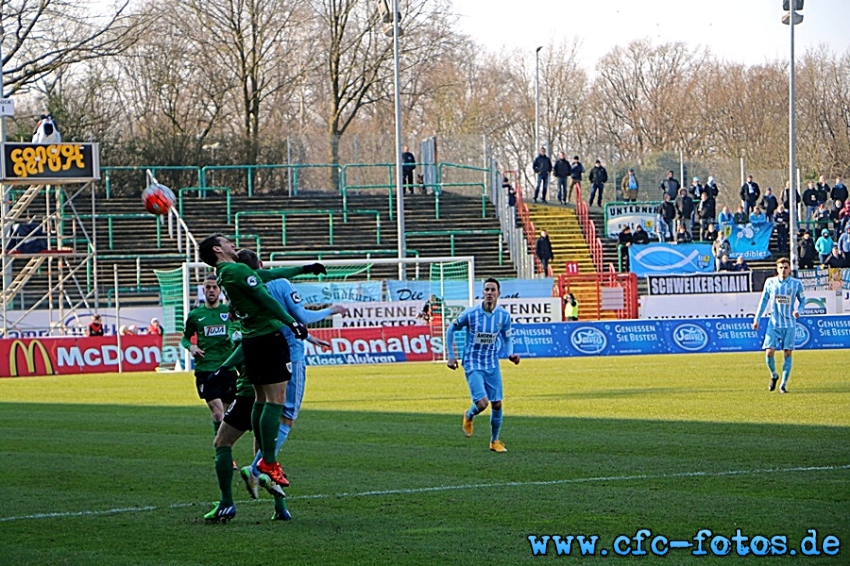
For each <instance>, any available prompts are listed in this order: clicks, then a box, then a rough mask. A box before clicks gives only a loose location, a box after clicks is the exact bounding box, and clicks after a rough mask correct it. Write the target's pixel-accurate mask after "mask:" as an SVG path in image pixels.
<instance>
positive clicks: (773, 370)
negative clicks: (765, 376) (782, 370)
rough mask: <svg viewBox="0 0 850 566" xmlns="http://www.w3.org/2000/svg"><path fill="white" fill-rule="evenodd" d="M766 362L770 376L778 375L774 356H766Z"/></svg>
mask: <svg viewBox="0 0 850 566" xmlns="http://www.w3.org/2000/svg"><path fill="white" fill-rule="evenodd" d="M764 361H765V362H766V363H767V369H769V370H770V376H771V377H773V376H774V375H776V358H774V357H773V356H765V357H764Z"/></svg>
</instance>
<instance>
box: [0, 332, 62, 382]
mask: <svg viewBox="0 0 850 566" xmlns="http://www.w3.org/2000/svg"><path fill="white" fill-rule="evenodd" d="M36 349H38V350H40V351H41V361H42V362H43V363H44V372H45V374H46V375H53V373H54V372H53V360H51V359H50V353H49V352H48V351H47V347H46V346H45V345H44V343H42V342H41V340H32V341H30V343H29V344H25V343H24V342H23V341H22V340H15V341H14V342H12V346H11V347H10V348H9V375H10V376H11V377H17V376H18V375H19V374H18V352H19V351H21V352H23V353H24V361H25V362H26V364H27V372H28V373H29V375H34V374H35V372H36V366H35V360H36V357H35V352H36Z"/></svg>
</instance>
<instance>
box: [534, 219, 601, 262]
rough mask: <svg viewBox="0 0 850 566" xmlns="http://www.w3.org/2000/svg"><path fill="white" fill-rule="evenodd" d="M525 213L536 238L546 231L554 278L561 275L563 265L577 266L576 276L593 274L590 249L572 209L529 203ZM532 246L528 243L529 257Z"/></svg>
mask: <svg viewBox="0 0 850 566" xmlns="http://www.w3.org/2000/svg"><path fill="white" fill-rule="evenodd" d="M528 214H529V218H530V220H531V222H532V223H533V224H534V228H535V230H536V231H537V233H536V234H535V237H538V236H540V231H541V230H546V232H548V234H549V241H550V242H551V243H552V253H554V254H555V259H554V261H552V262H551V263H550V265H551V266H552V271H553V272H554V274H555V276H557V275H558V274H560V273H563V272H564V265H565V264H566V263H567V262H575V263H577V264H578V268H579V273H596V267H595V266H594V265H593V260H592V259H591V257H590V249H589V248H588V247H587V242H586V241H585V239H584V233H583V232H582V230H581V226H579V223H578V218H577V217H576V213H575V210H574V209H573V208H572V207H571V206H557V205H547V204H528ZM535 241H536V240H535ZM534 243H535V242H531V246H532V248H531V253H532V254H533V253H534Z"/></svg>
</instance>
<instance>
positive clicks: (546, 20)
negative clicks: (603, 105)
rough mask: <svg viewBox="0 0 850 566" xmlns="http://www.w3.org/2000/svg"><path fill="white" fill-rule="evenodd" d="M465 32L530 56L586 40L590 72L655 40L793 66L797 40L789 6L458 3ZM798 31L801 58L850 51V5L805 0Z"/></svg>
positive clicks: (547, 0)
mask: <svg viewBox="0 0 850 566" xmlns="http://www.w3.org/2000/svg"><path fill="white" fill-rule="evenodd" d="M454 10H455V12H456V13H457V14H458V15H459V19H458V23H459V25H460V29H461V30H462V31H463V32H465V33H467V34H469V35H470V36H472V37H473V38H474V39H475V41H476V42H477V43H479V44H480V45H483V46H484V47H486V48H487V49H489V50H492V51H496V52H499V51H501V50H502V49H507V50H512V49H520V50H527V51H528V52H529V53H531V54H533V53H534V50H535V49H536V48H537V47H539V46H541V45H542V46H544V47H545V46H546V45H548V44H550V43H557V42H558V41H559V38H561V37H562V38H566V39H567V41H568V42H572V40H573V38H574V37H576V36H577V37H578V38H579V39H580V41H581V44H580V45H581V46H580V48H579V58H580V62H581V63H582V66H584V67H585V68H587V69H588V70H590V69H592V68H593V67H594V66H595V64H596V61H597V60H598V59H599V58H600V57H602V56H603V55H605V54H606V53H607V52H608V51H610V50H611V49H612V48H613V47H614V46H616V45H622V46H625V45H626V44H628V43H629V42H630V41H632V40H635V39H644V38H647V37H648V38H650V39H651V40H652V42H653V44H660V43H667V42H672V41H684V42H686V43H688V44H690V45H692V46H705V47H708V48H709V49H710V50H711V52H712V53H713V54H714V55H715V56H717V57H719V58H721V59H725V60H727V61H733V62H738V63H744V64H747V65H758V64H761V63H765V62H767V61H775V60H783V61H787V60H788V59H789V55H790V48H791V36H790V30H789V28H788V26H786V25H783V24H782V23H781V17H782V14H783V11H782V0H524V1H522V0H454ZM801 14H802V15H803V17H804V21H803V23H802V24H800V25H798V26H796V27H795V28H794V50H795V59H798V58H799V56H800V55H802V54H803V53H804V52H805V51H806V50H807V49H809V48H814V47H817V46H818V45H821V44H826V45H827V46H828V47H829V48H830V49H831V50H832V51H833V52H834V53H836V54H844V53H845V52H846V51H847V50H848V48H850V0H805V5H804V8H803V10H802V12H801Z"/></svg>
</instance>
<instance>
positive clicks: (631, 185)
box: [620, 169, 639, 202]
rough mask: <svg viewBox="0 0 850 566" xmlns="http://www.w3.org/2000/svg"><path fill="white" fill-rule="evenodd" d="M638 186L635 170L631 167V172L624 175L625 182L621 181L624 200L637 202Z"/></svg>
mask: <svg viewBox="0 0 850 566" xmlns="http://www.w3.org/2000/svg"><path fill="white" fill-rule="evenodd" d="M638 187H639V185H638V180H637V177H635V170H634V169H629V172H628V173H626V175H625V176H624V177H623V182H622V183H620V189H622V191H623V200H624V201H626V202H637V196H638Z"/></svg>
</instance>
